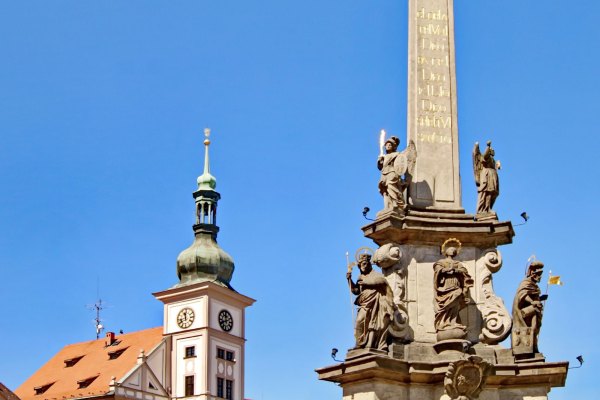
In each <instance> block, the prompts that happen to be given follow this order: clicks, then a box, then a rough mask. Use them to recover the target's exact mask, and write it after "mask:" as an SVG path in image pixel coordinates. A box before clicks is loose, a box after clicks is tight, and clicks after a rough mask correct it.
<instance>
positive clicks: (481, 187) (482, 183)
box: [473, 141, 500, 219]
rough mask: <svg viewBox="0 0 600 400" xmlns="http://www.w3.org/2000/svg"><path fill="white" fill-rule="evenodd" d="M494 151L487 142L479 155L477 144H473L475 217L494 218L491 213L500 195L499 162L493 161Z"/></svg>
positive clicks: (493, 214) (494, 214) (490, 143)
mask: <svg viewBox="0 0 600 400" xmlns="http://www.w3.org/2000/svg"><path fill="white" fill-rule="evenodd" d="M494 155H495V152H494V149H492V142H491V141H488V142H487V147H486V149H485V152H484V153H483V154H481V151H480V150H479V142H475V147H474V148H473V173H474V174H475V184H476V185H477V217H478V219H479V218H481V217H495V216H496V213H494V212H493V211H492V207H494V202H496V198H497V197H498V195H499V194H500V183H499V182H498V171H497V170H499V169H500V161H496V160H494Z"/></svg>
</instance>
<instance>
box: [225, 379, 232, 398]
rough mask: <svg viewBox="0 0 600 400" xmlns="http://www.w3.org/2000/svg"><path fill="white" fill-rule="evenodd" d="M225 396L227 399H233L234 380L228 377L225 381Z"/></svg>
mask: <svg viewBox="0 0 600 400" xmlns="http://www.w3.org/2000/svg"><path fill="white" fill-rule="evenodd" d="M225 398H226V399H227V400H233V381H230V380H229V379H227V380H226V381H225Z"/></svg>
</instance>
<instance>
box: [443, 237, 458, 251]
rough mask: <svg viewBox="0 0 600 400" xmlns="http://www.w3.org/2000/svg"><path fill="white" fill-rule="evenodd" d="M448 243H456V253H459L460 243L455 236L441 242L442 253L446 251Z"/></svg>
mask: <svg viewBox="0 0 600 400" xmlns="http://www.w3.org/2000/svg"><path fill="white" fill-rule="evenodd" d="M448 243H456V244H458V248H457V249H456V255H458V254H460V249H461V247H462V243H461V242H460V240H458V239H457V238H450V239H448V240H446V241H445V242H444V244H442V254H444V253H445V252H446V245H447V244H448Z"/></svg>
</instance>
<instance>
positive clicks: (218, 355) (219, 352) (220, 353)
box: [217, 347, 225, 360]
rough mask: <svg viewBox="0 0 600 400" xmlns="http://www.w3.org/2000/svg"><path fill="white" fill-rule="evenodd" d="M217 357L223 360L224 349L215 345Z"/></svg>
mask: <svg viewBox="0 0 600 400" xmlns="http://www.w3.org/2000/svg"><path fill="white" fill-rule="evenodd" d="M217 358H220V359H222V360H224V359H225V350H223V349H221V348H219V347H217Z"/></svg>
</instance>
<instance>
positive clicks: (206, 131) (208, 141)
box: [204, 128, 210, 146]
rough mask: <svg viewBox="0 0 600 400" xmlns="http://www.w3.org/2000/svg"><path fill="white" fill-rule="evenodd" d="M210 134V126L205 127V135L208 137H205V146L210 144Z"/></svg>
mask: <svg viewBox="0 0 600 400" xmlns="http://www.w3.org/2000/svg"><path fill="white" fill-rule="evenodd" d="M209 136H210V128H204V137H206V139H204V145H205V146H208V145H209V144H210V139H208V137H209Z"/></svg>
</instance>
